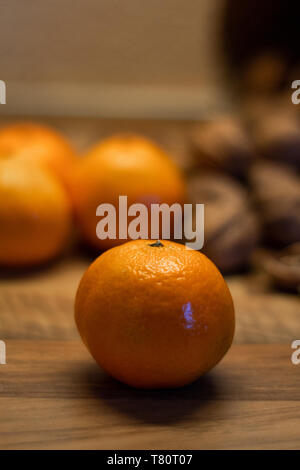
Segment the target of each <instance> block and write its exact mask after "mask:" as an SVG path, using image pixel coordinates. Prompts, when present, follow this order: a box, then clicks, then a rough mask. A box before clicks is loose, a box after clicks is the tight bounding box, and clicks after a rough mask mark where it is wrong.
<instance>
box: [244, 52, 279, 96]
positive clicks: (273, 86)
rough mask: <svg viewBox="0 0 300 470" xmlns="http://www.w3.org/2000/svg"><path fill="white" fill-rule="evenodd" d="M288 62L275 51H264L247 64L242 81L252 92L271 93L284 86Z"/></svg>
mask: <svg viewBox="0 0 300 470" xmlns="http://www.w3.org/2000/svg"><path fill="white" fill-rule="evenodd" d="M286 68H287V67H286V62H285V60H284V58H283V57H281V56H280V55H279V54H276V53H275V52H268V51H266V52H262V53H261V54H260V55H257V56H256V57H254V58H253V59H252V60H250V61H249V63H247V64H245V66H244V70H243V74H242V81H243V86H244V88H245V89H246V90H247V91H248V92H249V93H251V94H253V95H254V94H269V93H274V92H277V91H278V90H279V89H280V88H282V86H283V84H284V80H285V76H286Z"/></svg>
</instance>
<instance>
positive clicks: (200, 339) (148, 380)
mask: <svg viewBox="0 0 300 470" xmlns="http://www.w3.org/2000/svg"><path fill="white" fill-rule="evenodd" d="M75 321H76V324H77V328H78V331H79V333H80V335H81V337H82V340H83V342H84V343H85V345H86V346H87V348H88V350H89V351H90V353H91V355H92V356H93V357H94V359H95V360H96V362H97V363H98V364H99V366H100V367H101V368H103V369H104V370H105V371H106V372H107V373H109V374H110V375H111V376H112V377H114V378H116V379H118V380H119V381H121V382H124V383H125V384H128V385H130V386H133V387H137V388H149V389H155V388H173V387H181V386H184V385H187V384H189V383H191V382H193V381H195V380H196V379H198V378H199V377H200V376H201V375H202V374H204V373H206V372H208V371H209V370H210V369H212V368H213V367H214V366H215V365H216V364H217V363H218V362H219V361H220V360H221V359H222V358H223V356H224V355H225V354H226V352H227V351H228V349H229V348H230V346H231V343H232V340H233V335H234V327H235V319H234V306H233V302H232V298H231V295H230V292H229V289H228V287H227V285H226V283H225V281H224V279H223V277H222V275H221V273H220V272H219V271H218V269H217V268H216V266H215V265H214V264H213V263H212V262H211V261H210V260H209V259H208V258H207V257H206V256H205V255H203V254H202V253H200V252H198V251H195V250H192V249H190V248H186V247H185V246H184V245H180V244H177V243H174V242H170V241H165V240H162V241H159V242H158V241H157V240H136V241H131V242H127V243H125V244H123V245H119V246H117V247H114V248H112V249H110V250H108V251H106V252H104V253H103V254H102V255H101V256H99V257H98V258H97V259H96V260H95V261H94V262H93V263H92V264H91V266H90V267H89V268H88V270H87V271H86V272H85V274H84V276H83V278H82V280H81V282H80V285H79V287H78V291H77V295H76V301H75Z"/></svg>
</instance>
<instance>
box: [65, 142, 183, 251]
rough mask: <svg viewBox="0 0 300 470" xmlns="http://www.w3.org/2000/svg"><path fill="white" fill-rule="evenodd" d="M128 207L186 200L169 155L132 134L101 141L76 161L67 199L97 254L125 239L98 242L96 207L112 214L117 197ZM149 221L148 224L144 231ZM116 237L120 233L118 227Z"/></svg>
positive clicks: (88, 241)
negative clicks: (107, 206) (106, 206)
mask: <svg viewBox="0 0 300 470" xmlns="http://www.w3.org/2000/svg"><path fill="white" fill-rule="evenodd" d="M122 195H125V196H127V198H128V206H130V205H132V204H134V203H143V204H145V205H146V207H148V208H149V207H150V206H151V204H154V203H156V204H161V203H166V204H169V205H172V204H173V203H179V204H184V202H186V184H185V180H184V177H183V175H182V174H181V171H180V170H179V168H178V167H177V166H176V164H175V163H174V162H173V161H172V159H171V158H170V156H169V155H168V154H167V153H166V152H164V151H163V150H162V149H161V148H160V147H159V146H157V145H156V144H154V143H153V142H151V141H150V140H148V139H146V138H144V137H141V136H139V135H134V134H118V135H114V136H112V137H109V138H107V139H104V140H102V141H101V142H99V143H98V144H96V145H95V146H94V147H92V148H91V149H90V150H89V151H88V152H87V153H86V155H84V156H83V158H81V159H79V161H78V163H77V165H76V167H75V169H74V175H73V178H72V200H73V202H74V210H75V217H76V220H77V224H78V228H79V231H80V233H81V235H82V238H83V239H84V240H85V242H86V243H87V244H88V245H90V246H91V247H92V248H94V249H96V250H105V249H107V248H111V247H112V246H116V245H119V244H121V243H125V242H126V241H127V240H126V239H116V240H112V239H106V240H100V239H99V238H98V237H97V236H96V229H95V227H96V226H97V223H98V222H99V217H97V216H96V209H97V207H98V205H99V204H101V203H108V204H112V205H113V206H114V207H115V208H116V211H117V221H118V219H119V217H118V203H119V196H122ZM150 226H151V223H149V227H150ZM117 233H119V230H118V226H117Z"/></svg>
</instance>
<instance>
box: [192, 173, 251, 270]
mask: <svg viewBox="0 0 300 470" xmlns="http://www.w3.org/2000/svg"><path fill="white" fill-rule="evenodd" d="M189 192H190V198H191V201H192V202H193V203H204V204H205V208H204V212H205V241H204V247H203V250H202V251H203V252H204V253H205V254H206V255H207V256H208V257H209V258H210V259H211V260H212V261H214V263H215V264H216V265H217V266H218V267H219V268H220V270H221V271H222V272H224V273H227V272H232V271H234V270H237V269H239V268H241V267H243V266H245V265H246V264H247V263H248V261H249V258H250V256H251V254H252V251H253V249H254V248H255V246H256V243H257V240H258V227H257V221H256V218H255V215H254V214H253V212H252V211H251V209H250V208H249V205H248V202H247V195H246V193H245V190H244V188H243V187H242V186H241V185H240V184H238V183H236V182H235V181H233V180H232V179H231V178H230V177H226V176H223V175H201V176H200V175H197V174H196V175H194V176H193V177H192V178H191V179H190V182H189Z"/></svg>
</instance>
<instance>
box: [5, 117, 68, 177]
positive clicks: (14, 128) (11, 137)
mask: <svg viewBox="0 0 300 470" xmlns="http://www.w3.org/2000/svg"><path fill="white" fill-rule="evenodd" d="M16 157H17V158H20V159H24V160H25V161H26V162H28V161H31V162H34V163H38V164H42V165H46V167H47V168H48V169H50V170H51V171H52V172H53V173H54V174H55V176H57V177H58V178H59V179H60V180H61V181H62V182H63V183H64V184H65V185H67V186H68V184H69V178H70V172H71V170H72V166H73V164H74V161H75V160H76V159H75V152H74V150H73V148H72V147H71V145H70V144H69V142H68V141H67V140H66V139H65V138H64V137H63V136H62V135H61V134H60V133H59V132H57V131H56V130H54V129H52V128H51V127H48V126H44V125H40V124H37V123H33V122H20V123H16V124H10V125H7V126H4V127H2V128H1V129H0V160H1V159H7V158H16Z"/></svg>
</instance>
